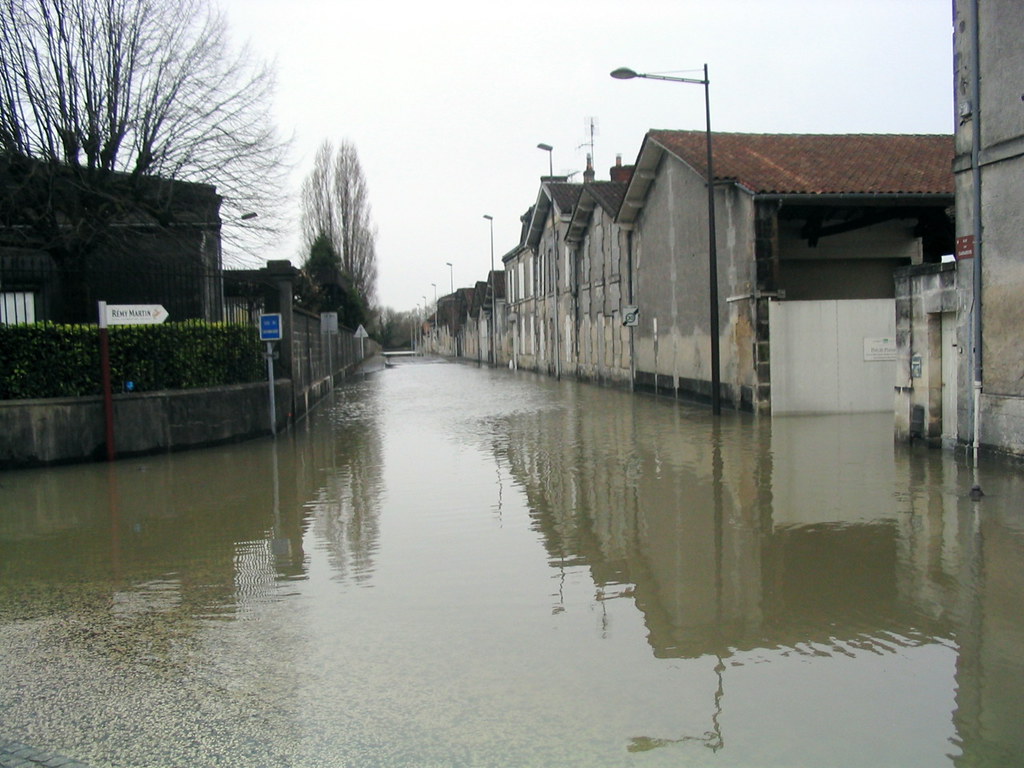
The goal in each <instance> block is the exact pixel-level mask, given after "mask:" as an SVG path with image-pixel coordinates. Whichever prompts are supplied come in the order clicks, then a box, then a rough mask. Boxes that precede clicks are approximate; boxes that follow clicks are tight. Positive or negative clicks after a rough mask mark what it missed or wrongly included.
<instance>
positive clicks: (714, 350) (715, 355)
mask: <svg viewBox="0 0 1024 768" xmlns="http://www.w3.org/2000/svg"><path fill="white" fill-rule="evenodd" d="M610 74H611V76H612V77H614V78H615V79H616V80H632V79H633V78H634V77H642V78H645V79H648V80H667V81H669V82H672V83H692V84H694V85H703V86H704V115H705V120H706V126H707V129H706V136H707V150H708V157H707V162H708V283H709V296H708V304H709V310H708V314H709V316H710V317H709V324H710V329H709V330H710V335H711V410H712V412H713V413H714V414H715V415H716V416H717V415H719V414H720V413H721V412H722V404H721V393H720V391H719V390H720V389H721V383H722V382H721V378H722V376H721V356H720V349H719V342H720V339H719V328H718V246H717V243H716V238H715V169H714V160H713V156H714V153H713V151H712V149H711V80H710V78H709V77H708V65H707V64H705V65H704V79H703V80H697V79H696V78H693V77H673V76H671V75H656V74H645V73H640V72H634V71H633V70H632V69H630V68H628V67H620V68H619V69H616V70H613V71H612V72H611V73H610Z"/></svg>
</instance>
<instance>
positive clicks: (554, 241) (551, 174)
mask: <svg viewBox="0 0 1024 768" xmlns="http://www.w3.org/2000/svg"><path fill="white" fill-rule="evenodd" d="M537 149H542V150H544V151H545V152H547V153H548V184H549V185H550V184H551V183H553V182H554V180H555V164H554V161H553V160H552V150H553V149H554V147H552V146H551V145H550V144H545V143H543V142H541V143H540V144H538V145H537ZM548 192H549V197H550V198H551V206H550V207H551V261H552V262H553V264H552V265H551V266H552V268H553V274H554V279H555V301H554V305H553V307H552V315H553V317H554V326H555V378H556V379H560V378H562V369H561V364H562V361H561V356H562V355H561V351H560V350H559V348H558V346H559V345H558V339H559V336H561V333H560V332H559V328H558V227H557V225H556V224H555V191H554V190H553V189H551V187H550V186H549V187H548Z"/></svg>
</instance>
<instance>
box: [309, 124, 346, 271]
mask: <svg viewBox="0 0 1024 768" xmlns="http://www.w3.org/2000/svg"><path fill="white" fill-rule="evenodd" d="M333 163H334V146H333V145H332V144H331V142H330V141H326V140H325V141H324V142H323V143H322V144H321V145H320V147H319V148H318V149H317V152H316V157H314V158H313V169H312V170H311V171H310V172H309V175H308V176H307V177H306V179H305V181H303V183H302V244H303V250H304V251H305V253H306V255H307V256H308V254H309V252H310V250H311V249H312V248H313V246H314V244H316V242H317V240H318V239H320V238H326V239H327V240H328V241H329V242H330V244H331V246H332V248H333V251H334V252H335V253H338V254H340V253H341V238H340V236H339V232H338V223H337V213H336V210H335V205H334V183H333V170H334V169H333V167H332V166H333ZM335 266H337V267H338V268H339V269H340V268H341V262H340V261H339V262H338V263H337V264H336V265H335Z"/></svg>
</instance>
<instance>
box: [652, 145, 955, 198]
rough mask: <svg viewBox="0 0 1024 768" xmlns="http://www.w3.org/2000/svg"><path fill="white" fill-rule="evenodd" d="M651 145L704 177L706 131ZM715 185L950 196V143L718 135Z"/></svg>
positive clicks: (758, 189)
mask: <svg viewBox="0 0 1024 768" xmlns="http://www.w3.org/2000/svg"><path fill="white" fill-rule="evenodd" d="M649 136H650V138H651V139H653V140H654V141H656V142H657V143H658V144H660V145H661V146H663V147H664V148H665V149H667V150H669V151H670V152H672V153H673V154H674V155H676V156H678V157H679V158H680V159H682V160H683V161H684V162H686V163H687V164H688V165H690V166H692V167H693V168H694V169H695V170H696V171H697V172H698V173H700V174H701V175H702V176H707V145H706V143H705V141H706V138H705V137H706V134H705V132H704V131H651V132H650V134H649ZM713 149H714V158H713V159H714V164H715V178H716V179H728V180H731V181H736V182H739V183H741V184H743V185H744V186H745V187H747V188H748V189H751V190H753V191H754V192H755V193H761V194H771V193H776V194H789V193H795V194H948V195H952V194H953V168H952V164H953V156H954V147H953V136H952V135H949V136H943V135H922V134H760V133H715V134H713Z"/></svg>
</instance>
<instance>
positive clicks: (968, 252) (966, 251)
mask: <svg viewBox="0 0 1024 768" xmlns="http://www.w3.org/2000/svg"><path fill="white" fill-rule="evenodd" d="M973 258H974V235H964V236H963V237H958V238H957V239H956V260H957V261H960V260H961V259H973Z"/></svg>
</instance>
